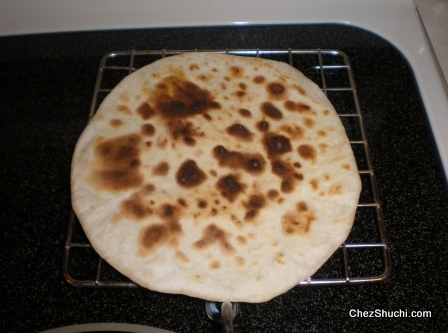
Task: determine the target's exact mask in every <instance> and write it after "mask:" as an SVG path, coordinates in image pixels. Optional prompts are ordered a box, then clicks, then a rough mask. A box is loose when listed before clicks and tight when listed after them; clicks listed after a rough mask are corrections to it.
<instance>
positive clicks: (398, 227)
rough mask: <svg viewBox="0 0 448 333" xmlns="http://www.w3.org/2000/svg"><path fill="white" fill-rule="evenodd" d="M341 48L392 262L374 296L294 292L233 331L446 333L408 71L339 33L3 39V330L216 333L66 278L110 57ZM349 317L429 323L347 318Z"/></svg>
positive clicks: (427, 146)
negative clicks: (88, 135) (81, 160)
mask: <svg viewBox="0 0 448 333" xmlns="http://www.w3.org/2000/svg"><path fill="white" fill-rule="evenodd" d="M163 48H165V49H196V48H197V49H218V48H219V49H225V48H244V49H247V48H263V49H265V48H266V49H268V48H282V49H285V48H295V49H303V48H307V49H315V48H322V49H338V50H341V51H343V52H345V53H346V54H347V55H348V57H349V58H350V61H351V65H352V70H353V74H354V78H355V81H356V84H357V88H358V94H359V100H360V103H361V105H360V106H361V109H362V111H363V114H364V120H365V122H366V128H367V133H368V138H369V142H370V146H371V152H372V157H373V163H374V165H375V168H376V174H377V178H378V184H379V195H380V199H381V203H382V206H383V214H384V221H385V226H386V231H387V234H388V239H389V245H390V249H391V258H392V274H391V276H390V278H389V279H388V280H387V281H386V282H384V283H380V284H371V285H354V286H343V287H311V288H309V287H297V288H294V289H293V290H291V291H289V292H287V293H286V294H284V295H281V296H279V297H277V298H275V299H273V300H271V301H270V302H267V303H264V304H241V313H240V315H239V317H238V318H237V320H236V322H235V329H236V331H237V332H333V331H334V332H344V331H345V332H361V331H362V332H365V331H416V332H422V331H431V332H438V331H446V328H447V326H446V325H447V324H446V323H447V319H448V311H447V310H448V306H447V305H446V301H445V300H446V299H447V296H448V294H447V292H446V291H445V289H447V285H448V282H447V281H448V280H447V279H446V276H448V263H447V260H446V258H447V255H448V249H447V248H448V247H447V246H446V245H447V240H448V226H447V221H448V200H447V196H446V191H445V186H444V183H443V177H442V174H441V171H440V168H439V165H438V159H437V154H436V153H435V151H434V148H433V145H432V139H431V134H430V131H429V130H428V126H427V122H426V118H425V112H424V108H423V106H422V103H421V101H420V97H419V95H418V89H417V87H416V84H415V82H414V79H413V75H412V71H411V69H410V67H409V66H408V64H407V62H406V60H405V59H404V58H403V57H402V55H401V54H400V53H399V52H398V51H397V50H396V49H395V48H393V47H392V46H391V45H390V44H388V43H387V42H385V41H384V40H382V39H381V38H379V37H378V36H375V35H373V34H371V33H369V32H366V31H363V30H359V29H355V28H351V27H346V26H338V25H320V26H277V27H268V26H261V27H238V28H224V27H214V28H189V29H174V30H170V29H160V30H139V31H121V32H91V33H74V34H51V35H36V36H15V37H2V38H0V64H1V67H0V73H1V80H0V85H1V90H0V91H1V92H0V109H1V115H2V121H1V125H0V126H1V132H0V151H1V156H2V162H1V167H0V170H1V174H0V184H1V189H2V200H1V209H0V226H1V234H0V235H1V236H0V237H1V251H0V262H1V267H2V269H1V271H0V285H1V299H2V305H3V306H2V309H1V310H0V311H1V316H0V320H1V324H0V330H1V331H2V332H38V331H42V330H45V329H50V328H55V327H60V326H66V325H73V324H83V323H94V322H122V323H123V322H127V323H135V324H141V325H148V326H155V327H159V328H164V329H167V330H172V331H176V332H219V329H220V327H219V326H218V325H216V324H213V323H212V322H211V321H210V320H209V319H208V318H207V317H206V315H205V312H204V302H203V301H202V300H198V299H194V298H189V297H184V296H177V295H164V294H159V293H153V292H150V291H147V290H143V289H124V290H123V289H79V288H74V287H71V286H69V285H67V284H66V283H64V282H63V279H62V274H61V271H62V269H61V267H62V253H63V248H64V237H65V231H66V225H67V220H68V214H69V210H70V182H69V175H70V162H71V156H72V153H73V149H74V145H75V143H76V140H77V138H78V136H79V134H80V133H81V132H82V130H83V128H84V126H85V125H86V121H87V114H88V111H89V106H90V101H91V97H92V93H93V89H94V84H95V79H96V74H97V69H98V66H99V63H100V60H101V58H102V56H103V55H104V54H106V53H108V52H111V51H117V50H131V49H135V50H151V49H163ZM351 309H359V310H362V311H369V310H375V309H383V310H386V311H395V310H403V311H404V310H408V313H410V312H411V311H413V310H420V311H423V310H430V311H431V313H432V318H418V319H415V318H406V319H399V318H368V319H360V318H351V317H350V315H349V312H350V310H351Z"/></svg>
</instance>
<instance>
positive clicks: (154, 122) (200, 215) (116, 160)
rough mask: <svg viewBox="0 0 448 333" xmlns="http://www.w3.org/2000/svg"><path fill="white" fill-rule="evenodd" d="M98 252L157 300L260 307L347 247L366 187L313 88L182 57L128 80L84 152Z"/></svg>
mask: <svg viewBox="0 0 448 333" xmlns="http://www.w3.org/2000/svg"><path fill="white" fill-rule="evenodd" d="M71 183H72V204H73V208H74V210H75V212H76V215H77V216H78V218H79V220H80V222H81V224H82V226H83V228H84V230H85V232H86V235H87V237H88V238H89V240H90V241H91V243H92V245H93V247H94V248H95V250H96V251H97V252H98V253H99V254H100V255H101V256H102V257H103V258H104V259H105V260H107V261H108V262H109V263H110V264H111V265H112V266H113V267H115V268H116V269H117V270H119V271H120V272H122V273H123V274H125V275H126V276H128V277H129V278H130V279H132V280H133V281H135V282H136V283H138V284H140V285H141V286H143V287H147V288H149V289H151V290H155V291H160V292H166V293H182V294H186V295H189V296H193V297H200V298H203V299H207V300H213V301H242V302H263V301H267V300H269V299H271V298H273V297H275V296H277V295H279V294H281V293H284V292H286V291H287V290H289V289H291V288H292V287H294V286H295V285H296V284H298V283H299V282H300V281H301V280H303V279H306V278H307V277H309V276H310V275H312V274H313V273H314V272H315V271H316V270H317V269H318V268H319V267H320V266H321V265H322V264H323V263H324V262H325V261H326V260H327V259H328V258H329V257H330V256H331V254H332V253H333V252H334V251H335V250H336V249H337V248H338V246H339V245H340V244H341V243H342V242H343V241H344V240H345V239H346V237H347V235H348V233H349V231H350V229H351V226H352V223H353V220H354V214H355V211H356V207H357V203H358V198H359V193H360V188H361V183H360V179H359V174H358V170H357V166H356V162H355V160H354V157H353V152H352V150H351V146H350V143H349V141H348V139H347V135H346V133H345V130H344V127H343V126H342V124H341V121H340V119H339V117H338V116H337V114H336V111H335V110H334V108H333V106H332V105H331V104H330V102H329V101H328V99H327V98H326V97H325V95H324V94H323V93H322V91H321V90H320V89H319V87H318V86H316V85H315V84H314V83H312V82H311V81H310V80H308V79H307V78H305V77H304V76H303V75H302V73H300V72H299V71H297V70H296V69H294V68H293V67H291V66H289V65H287V64H285V63H281V62H275V61H270V60H265V59H259V58H249V57H236V56H230V55H222V54H213V53H201V52H196V53H187V54H182V55H179V56H172V57H167V58H164V59H161V60H159V61H156V62H154V63H152V64H150V65H148V66H146V67H143V68H142V69H140V70H138V71H136V72H134V73H133V74H131V75H129V76H127V77H126V78H125V79H124V80H123V81H122V82H120V83H119V84H118V86H117V87H116V88H115V89H114V90H113V91H112V92H111V93H110V94H109V95H108V96H107V97H106V99H105V100H104V102H103V103H102V104H101V106H100V108H99V109H98V111H97V113H96V115H95V116H94V117H93V118H92V120H91V121H90V123H89V124H88V126H87V128H86V129H85V131H84V132H83V133H82V135H81V137H80V138H79V141H78V143H77V145H76V149H75V153H74V156H73V163H72V174H71Z"/></svg>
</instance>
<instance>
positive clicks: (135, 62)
mask: <svg viewBox="0 0 448 333" xmlns="http://www.w3.org/2000/svg"><path fill="white" fill-rule="evenodd" d="M195 51H197V50H154V51H134V50H132V51H120V52H112V53H109V54H106V55H105V56H104V57H103V59H102V60H101V63H100V67H99V70H98V76H97V80H96V84H95V90H94V94H93V98H92V103H91V107H90V112H89V119H90V117H92V116H93V115H94V114H95V112H96V110H97V108H98V107H99V105H100V104H101V101H102V100H103V99H104V97H105V96H106V95H107V94H108V93H109V92H110V91H111V90H112V89H113V88H114V87H115V85H116V84H118V82H119V81H121V79H123V78H124V77H125V76H126V75H128V74H130V73H132V72H133V71H135V70H137V69H139V68H140V67H143V66H144V65H147V64H149V63H151V62H153V61H155V60H157V59H159V58H163V57H166V56H171V55H176V54H180V53H185V52H195ZM201 51H208V52H216V53H228V54H233V55H239V56H249V57H260V58H266V59H273V60H278V61H284V62H286V63H288V64H290V65H291V66H293V67H295V68H297V69H299V70H300V71H301V72H302V73H304V74H305V75H306V76H307V77H308V78H310V79H311V80H312V81H314V82H315V83H316V84H318V85H319V86H320V87H321V89H322V90H323V92H324V93H325V94H326V95H327V97H328V99H329V100H330V101H331V102H332V104H333V105H334V107H335V109H336V111H337V112H338V115H339V117H340V118H341V121H342V123H343V125H344V127H345V129H346V132H347V135H348V137H349V140H350V144H351V146H352V149H353V152H354V154H355V159H356V162H357V164H358V169H359V174H360V177H361V181H362V184H363V190H362V192H361V196H360V201H359V204H358V208H357V213H356V217H355V222H354V224H353V228H352V231H351V233H350V235H349V236H348V238H347V240H346V242H345V243H343V244H342V245H341V246H340V247H339V249H338V250H337V251H336V252H335V253H334V254H333V256H332V257H331V258H330V259H329V260H328V261H327V262H326V263H325V264H324V265H323V266H322V267H321V268H320V269H319V270H318V271H317V272H316V273H315V274H314V275H313V276H311V277H309V278H308V279H306V280H303V281H301V282H300V283H299V286H313V285H314V286H316V285H346V284H357V283H375V282H381V281H384V280H385V279H387V277H388V276H389V274H390V269H391V265H390V255H389V248H388V245H387V239H386V233H385V229H384V222H383V216H382V209H381V204H380V200H379V197H378V187H377V180H376V176H375V172H374V168H373V163H372V158H371V154H370V149H369V144H368V141H367V135H366V130H365V125H364V120H363V117H362V113H361V109H360V104H359V100H358V93H357V90H356V85H355V80H354V78H353V73H352V69H351V65H350V61H349V59H348V57H347V55H346V54H345V53H343V52H341V51H338V50H320V49H312V50H298V49H282V50H262V49H255V50H253V49H252V50H247V49H245V50H229V49H226V50H201ZM63 277H64V280H65V281H66V282H67V283H69V284H70V285H72V286H75V287H94V288H138V287H139V286H138V285H137V284H135V283H133V282H132V281H130V280H129V279H128V278H126V277H124V276H123V275H121V274H120V273H119V272H117V271H116V270H115V269H114V268H112V267H111V266H109V265H108V264H107V262H105V261H104V260H103V259H102V258H101V257H99V255H97V254H96V253H95V251H94V250H93V249H92V247H91V245H90V243H89V241H88V240H87V237H86V236H85V234H84V232H83V230H82V228H81V226H80V224H79V221H78V220H77V218H76V216H75V214H74V213H73V211H71V212H70V217H69V221H68V227H67V234H66V241H65V248H64V256H63Z"/></svg>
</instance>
